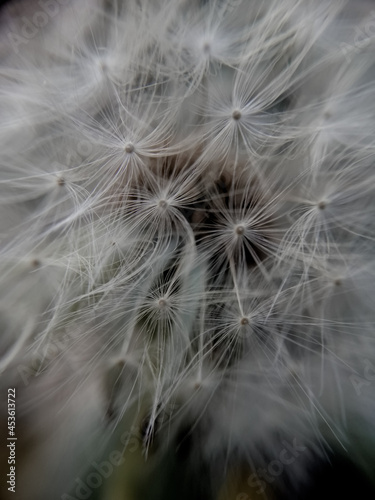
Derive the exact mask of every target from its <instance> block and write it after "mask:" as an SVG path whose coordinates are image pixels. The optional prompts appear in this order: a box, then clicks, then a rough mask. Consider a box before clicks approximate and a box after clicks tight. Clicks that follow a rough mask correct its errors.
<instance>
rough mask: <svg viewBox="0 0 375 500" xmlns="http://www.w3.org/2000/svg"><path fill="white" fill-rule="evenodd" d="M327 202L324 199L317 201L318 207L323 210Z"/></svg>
mask: <svg viewBox="0 0 375 500" xmlns="http://www.w3.org/2000/svg"><path fill="white" fill-rule="evenodd" d="M326 206H327V204H326V202H325V201H320V202H319V203H318V208H320V210H324V209H325V208H326Z"/></svg>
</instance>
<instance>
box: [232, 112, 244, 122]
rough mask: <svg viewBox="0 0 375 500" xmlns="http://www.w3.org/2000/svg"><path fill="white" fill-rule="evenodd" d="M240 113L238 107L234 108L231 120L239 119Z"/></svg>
mask: <svg viewBox="0 0 375 500" xmlns="http://www.w3.org/2000/svg"><path fill="white" fill-rule="evenodd" d="M241 116H242V114H241V111H240V110H239V109H235V110H234V111H233V113H232V118H233V120H239V119H240V118H241Z"/></svg>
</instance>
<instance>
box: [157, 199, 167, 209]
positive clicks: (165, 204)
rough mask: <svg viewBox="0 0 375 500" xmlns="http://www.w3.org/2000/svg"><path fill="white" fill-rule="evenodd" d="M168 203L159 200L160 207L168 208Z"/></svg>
mask: <svg viewBox="0 0 375 500" xmlns="http://www.w3.org/2000/svg"><path fill="white" fill-rule="evenodd" d="M167 206H168V203H167V202H166V201H165V200H160V201H159V207H160V208H167Z"/></svg>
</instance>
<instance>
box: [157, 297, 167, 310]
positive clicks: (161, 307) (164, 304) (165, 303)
mask: <svg viewBox="0 0 375 500" xmlns="http://www.w3.org/2000/svg"><path fill="white" fill-rule="evenodd" d="M158 303H159V307H160V309H164V307H165V306H166V305H167V301H166V300H165V299H160V300H159V302H158Z"/></svg>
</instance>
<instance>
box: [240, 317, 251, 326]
mask: <svg viewBox="0 0 375 500" xmlns="http://www.w3.org/2000/svg"><path fill="white" fill-rule="evenodd" d="M240 323H241V325H242V326H245V325H248V324H249V320H248V319H247V318H241V321H240Z"/></svg>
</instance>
